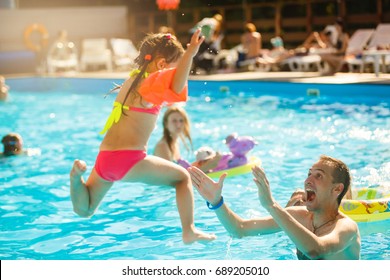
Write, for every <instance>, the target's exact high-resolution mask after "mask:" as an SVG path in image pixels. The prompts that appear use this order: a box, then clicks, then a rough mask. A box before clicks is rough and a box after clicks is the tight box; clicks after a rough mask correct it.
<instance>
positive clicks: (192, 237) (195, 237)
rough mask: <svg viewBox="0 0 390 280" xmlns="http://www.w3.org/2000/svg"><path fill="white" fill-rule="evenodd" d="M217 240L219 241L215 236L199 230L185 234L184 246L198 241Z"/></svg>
mask: <svg viewBox="0 0 390 280" xmlns="http://www.w3.org/2000/svg"><path fill="white" fill-rule="evenodd" d="M215 239H217V237H216V236H215V234H207V233H204V232H202V231H200V230H197V229H194V230H192V231H189V232H186V233H185V232H183V242H184V244H191V243H193V242H197V241H213V240H215Z"/></svg>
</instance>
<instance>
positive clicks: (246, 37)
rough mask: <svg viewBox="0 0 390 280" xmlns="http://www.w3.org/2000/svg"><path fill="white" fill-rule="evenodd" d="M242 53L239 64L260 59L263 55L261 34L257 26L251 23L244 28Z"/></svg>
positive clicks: (239, 56)
mask: <svg viewBox="0 0 390 280" xmlns="http://www.w3.org/2000/svg"><path fill="white" fill-rule="evenodd" d="M241 45H242V52H239V54H238V63H237V64H239V62H241V61H245V60H248V59H255V58H258V57H259V56H260V54H261V47H262V42H261V34H260V33H259V32H257V29H256V26H255V25H254V24H253V23H251V22H249V23H246V24H245V26H244V34H243V35H242V36H241Z"/></svg>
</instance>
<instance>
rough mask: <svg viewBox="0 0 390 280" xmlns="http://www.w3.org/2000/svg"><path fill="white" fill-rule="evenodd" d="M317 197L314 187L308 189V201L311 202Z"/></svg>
mask: <svg viewBox="0 0 390 280" xmlns="http://www.w3.org/2000/svg"><path fill="white" fill-rule="evenodd" d="M315 198H316V193H315V191H314V190H312V189H306V201H307V202H311V201H313V200H314V199H315Z"/></svg>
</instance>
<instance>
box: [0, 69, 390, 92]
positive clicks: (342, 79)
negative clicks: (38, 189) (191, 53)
mask: <svg viewBox="0 0 390 280" xmlns="http://www.w3.org/2000/svg"><path fill="white" fill-rule="evenodd" d="M23 76H36V75H34V74H18V75H5V77H6V78H7V77H23ZM40 76H44V77H75V78H113V79H122V78H123V79H126V78H127V77H128V72H106V71H98V72H79V73H65V72H64V73H56V74H51V75H49V74H45V75H40ZM189 79H190V80H201V81H241V80H250V81H281V82H295V83H319V84H359V83H362V84H387V85H390V73H380V74H379V76H376V75H375V74H374V73H362V74H360V73H344V72H342V73H336V74H335V75H332V76H321V74H320V73H318V72H287V71H286V72H235V73H218V74H210V75H191V76H190V78H189ZM389 90H390V88H389Z"/></svg>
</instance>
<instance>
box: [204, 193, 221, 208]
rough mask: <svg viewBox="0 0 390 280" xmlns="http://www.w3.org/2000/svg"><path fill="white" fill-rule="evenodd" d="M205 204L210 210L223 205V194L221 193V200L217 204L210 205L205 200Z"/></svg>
mask: <svg viewBox="0 0 390 280" xmlns="http://www.w3.org/2000/svg"><path fill="white" fill-rule="evenodd" d="M206 205H207V207H208V208H209V209H210V210H217V209H218V208H219V207H221V206H222V205H223V196H222V195H221V200H220V201H219V202H218V204H217V205H212V204H211V203H210V202H208V201H206Z"/></svg>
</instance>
